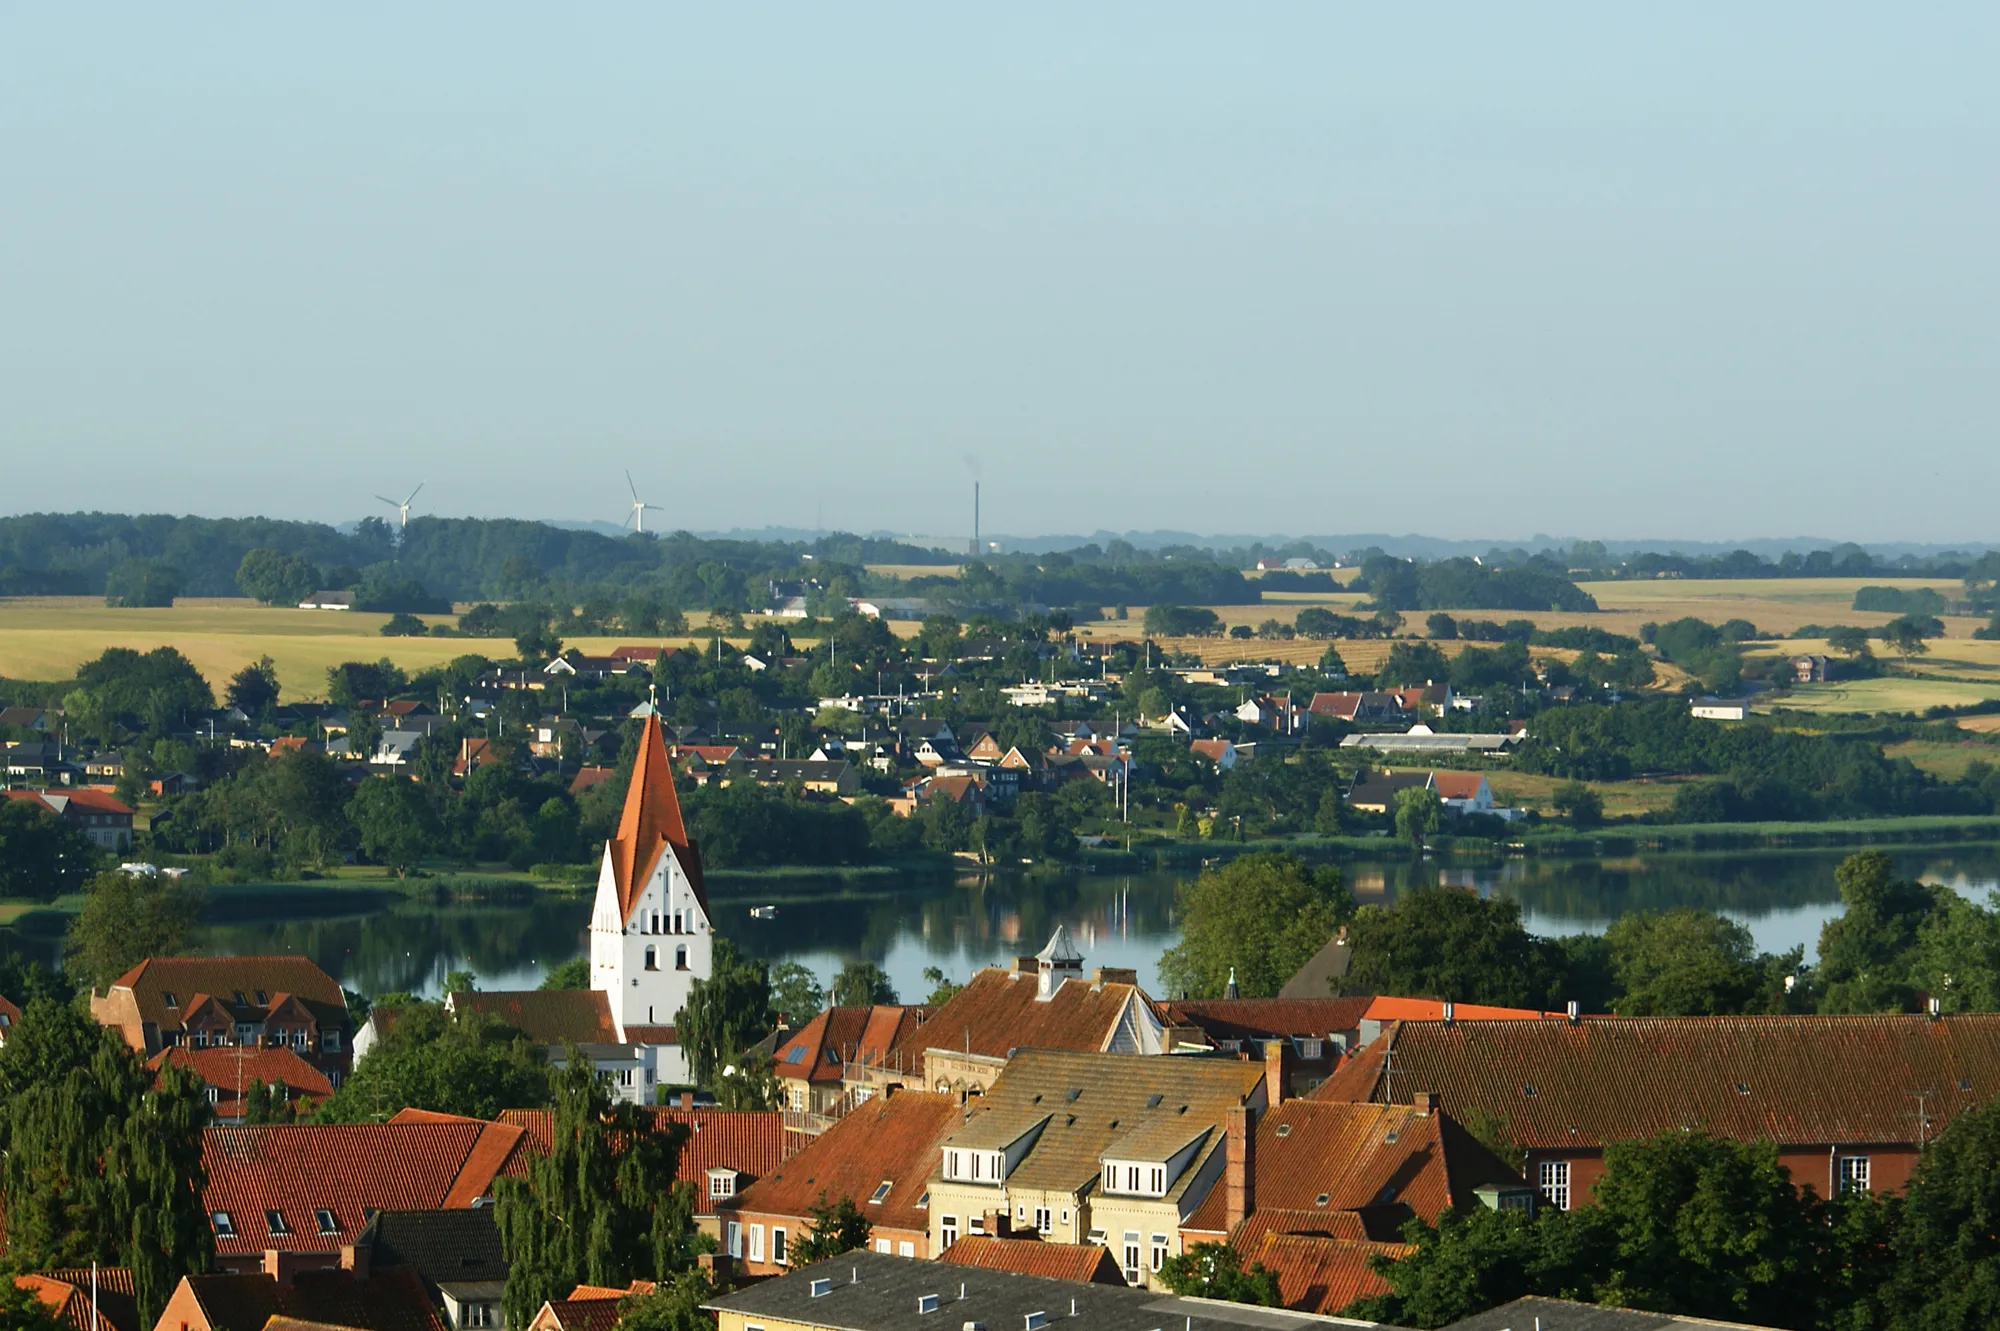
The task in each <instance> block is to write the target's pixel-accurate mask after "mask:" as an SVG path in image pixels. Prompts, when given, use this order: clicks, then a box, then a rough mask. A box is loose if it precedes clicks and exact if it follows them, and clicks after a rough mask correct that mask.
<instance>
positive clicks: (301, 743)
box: [271, 735, 326, 758]
mask: <svg viewBox="0 0 2000 1331" xmlns="http://www.w3.org/2000/svg"><path fill="white" fill-rule="evenodd" d="M325 752H326V745H324V744H322V743H321V742H320V741H318V740H316V739H312V738H309V737H307V736H305V735H280V736H278V737H277V738H276V739H274V740H272V741H271V756H272V757H273V758H275V757H277V756H278V755H279V754H281V753H325Z"/></svg>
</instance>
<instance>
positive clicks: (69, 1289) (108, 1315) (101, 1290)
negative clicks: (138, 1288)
mask: <svg viewBox="0 0 2000 1331" xmlns="http://www.w3.org/2000/svg"><path fill="white" fill-rule="evenodd" d="M0 1279H5V1277H4V1276H0ZM14 1285H15V1287H16V1288H18V1289H25V1290H27V1291H28V1292H29V1293H30V1294H33V1295H34V1296H35V1297H36V1298H37V1299H39V1300H41V1303H42V1306H43V1307H45V1308H47V1309H48V1310H49V1312H50V1313H52V1314H54V1316H55V1319H56V1321H57V1322H59V1323H61V1324H62V1325H63V1326H66V1327H70V1328H72V1331H152V1328H150V1327H146V1326H142V1325H141V1324H140V1322H139V1299H138V1296H137V1294H136V1292H135V1291H134V1289H133V1286H132V1268H131V1267H129V1266H99V1267H88V1266H86V1267H80V1268H65V1269H62V1270H54V1271H38V1272H36V1273H35V1274H33V1275H17V1276H15V1277H14Z"/></svg>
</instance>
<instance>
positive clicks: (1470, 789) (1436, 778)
mask: <svg viewBox="0 0 2000 1331" xmlns="http://www.w3.org/2000/svg"><path fill="white" fill-rule="evenodd" d="M1485 784H1486V778H1485V777H1484V776H1481V775H1480V774H1479V773H1478V772H1447V771H1442V770H1440V771H1436V772H1432V773H1431V789H1433V790H1435V791H1436V792H1437V795H1438V798H1439V799H1443V800H1469V799H1476V798H1478V796H1479V788H1480V787H1481V786H1483V785H1485Z"/></svg>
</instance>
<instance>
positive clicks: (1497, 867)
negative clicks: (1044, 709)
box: [196, 846, 2000, 1000]
mask: <svg viewBox="0 0 2000 1331" xmlns="http://www.w3.org/2000/svg"><path fill="white" fill-rule="evenodd" d="M1847 853H1848V852H1846V851H1844V850H1827V851H1820V850H1811V851H1797V850H1794V851H1762V852H1743V851H1735V852H1718V853H1696V854H1675V855H1652V856H1641V857H1629V858H1613V859H1602V860H1583V859H1554V858H1525V857H1523V858H1496V859H1494V860H1492V861H1490V862H1484V863H1472V864H1467V863H1463V862H1458V861H1454V862H1452V863H1451V864H1448V865H1441V864H1439V863H1438V862H1436V861H1433V860H1421V859H1416V858H1413V857H1409V856H1402V855H1392V856H1386V857H1383V858H1381V859H1373V860H1355V861H1349V862H1347V863H1346V864H1344V865H1343V869H1344V871H1345V873H1346V875H1347V881H1348V883H1349V884H1350V885H1351V887H1352V888H1353V890H1354V892H1355V895H1356V896H1357V897H1359V898H1360V899H1361V900H1362V901H1364V902H1371V901H1372V902H1388V901H1393V900H1395V898H1396V897H1397V896H1398V895H1400V894H1401V893H1403V892H1405V891H1407V890H1409V888H1410V887H1412V886H1413V885H1416V884H1419V883H1426V882H1443V883H1446V884H1448V885H1452V886H1457V887H1462V888H1465V889H1467V890H1471V891H1477V892H1479V893H1481V894H1482V895H1489V896H1490V895H1494V894H1498V895H1502V896H1508V897H1512V898H1514V899H1515V900H1517V901H1519V902H1520V903H1521V905H1522V909H1523V913H1524V915H1525V916H1526V919H1527V922H1528V927H1529V928H1530V929H1532V930H1533V931H1534V932H1536V933H1540V934H1564V933H1578V932H1586V931H1590V932H1595V931H1600V930H1602V929H1604V928H1605V927H1607V926H1608V925H1609V924H1610V923H1611V921H1613V920H1615V919H1616V918H1618V916H1620V915H1622V914H1624V913H1626V912H1628V911H1633V910H1662V909H1665V908H1667V907H1669V906H1676V905H1692V906H1698V907H1701V908H1703V909H1706V910H1716V911H1721V912H1722V913H1723V914H1726V915H1728V916H1729V917H1730V918H1732V919H1735V920H1738V921H1740V922H1741V923H1743V924H1744V925H1745V926H1747V927H1748V928H1749V929H1750V931H1751V934H1752V935H1753V936H1754V937H1755V939H1756V940H1757V945H1758V947H1759V948H1761V949H1764V950H1768V951H1782V950H1784V949H1786V948H1789V947H1793V946H1796V945H1803V946H1804V947H1805V948H1806V950H1807V953H1808V955H1810V954H1811V953H1812V951H1813V949H1814V946H1815V945H1816V944H1817V942H1818V939H1819V931H1820V926H1821V925H1822V924H1824V923H1825V922H1826V921H1827V920H1828V919H1831V918H1832V917H1833V916H1834V915H1836V914H1837V913H1838V912H1839V909H1840V901H1839V896H1838V893H1837V892H1836V891H1835V889H1834V883H1833V870H1834V866H1836V865H1837V864H1839V863H1840V861H1841V859H1842V858H1844V857H1845V855H1846V854H1847ZM1893 855H1894V858H1895V860H1896V868H1897V872H1898V873H1900V874H1909V875H1915V876H1920V877H1922V878H1924V879H1925V880H1926V881H1929V882H1937V883H1944V884H1947V885H1949V886H1951V887H1953V888H1954V889H1955V890H1957V891H1959V892H1961V893H1964V894H1965V895H1967V896H1968V897H1971V898H1973V899H1976V900H1984V897H1985V894H1986V893H1987V892H1989V891H1991V890H1993V889H1994V888H1995V887H1996V886H2000V846H1950V847H1926V848H1919V849H1911V850H1907V851H1903V852H1894V853H1893ZM1187 877H1188V874H1186V873H1180V872H1172V873H1145V874H1085V873H1076V874H1065V875H1058V876H1052V877H1043V878H1034V879H1011V878H1002V879H979V878H962V879H956V880H954V879H949V878H940V879H937V880H934V881H929V882H923V883H919V884H915V885H908V884H905V885H898V886H893V887H891V886H882V887H877V886H862V887H856V886H854V885H852V884H845V883H841V882H839V881H837V880H826V881H811V880H794V881H787V882H785V883H784V884H783V885H782V886H780V887H771V886H766V885H758V886H744V885H742V884H720V885H717V887H716V889H715V893H714V904H715V907H716V913H717V916H718V921H717V924H718V928H720V929H721V931H722V932H723V933H724V934H726V935H727V936H728V937H730V938H731V939H732V940H734V941H735V943H736V944H737V946H738V947H739V948H741V949H742V950H743V951H744V952H746V953H748V954H749V955H751V956H753V957H760V958H764V959H766V960H770V961H778V960H783V959H792V960H796V961H800V962H803V963H804V964H806V965H807V966H809V967H811V968H812V969H813V970H814V971H815V972H817V973H818V974H819V975H821V976H822V977H827V976H830V975H831V974H832V973H833V972H834V971H835V970H837V969H838V968H839V966H840V965H841V963H842V962H844V961H847V960H851V959H867V960H872V961H875V962H876V963H878V964H880V965H881V966H882V967H883V969H884V970H886V971H887V972H888V974H889V977H890V979H891V981H892V982H893V983H894V984H895V986H896V989H897V992H898V993H899V994H901V995H902V996H903V997H904V998H905V999H910V1000H916V999H920V998H921V997H922V996H923V995H924V994H925V993H926V992H927V991H928V985H927V983H926V982H925V980H924V978H923V972H924V970H925V968H926V967H932V966H935V967H937V968H939V969H941V970H943V971H944V972H945V973H946V974H948V975H950V976H951V977H953V978H954V979H958V980H963V979H965V978H966V977H967V976H968V975H969V974H970V973H971V972H972V971H974V970H976V969H978V968H979V967H980V966H984V965H989V964H995V963H1000V964H1004V963H1006V962H1007V961H1008V959H1010V958H1012V957H1015V956H1017V955H1022V954H1027V953H1032V952H1034V951H1036V950H1037V949H1039V948H1040V947H1041V946H1042V944H1043V943H1044V942H1045V941H1046V940H1047V939H1048V936H1049V934H1050V932H1051V931H1053V930H1054V928H1055V926H1056V925H1057V924H1063V925H1066V926H1067V927H1068V928H1069V930H1070V932H1071V933H1072V934H1073V935H1074V936H1075V937H1076V939H1077V940H1078V943H1079V945H1080V946H1081V947H1082V949H1083V952H1084V955H1085V959H1086V960H1085V964H1086V965H1087V966H1122V967H1130V968H1132V969H1134V970H1136V971H1138V972H1139V976H1140V980H1141V982H1142V983H1144V984H1146V985H1147V986H1148V987H1149V988H1151V989H1153V991H1154V992H1156V993H1157V992H1159V988H1158V984H1159V977H1158V972H1157V963H1158V961H1159V956H1160V953H1161V952H1162V951H1163V950H1164V949H1165V948H1167V947H1168V946H1170V945H1172V943H1173V942H1174V941H1175V940H1176V938H1177V937H1178V936H1179V924H1178V921H1177V918H1176V915H1175V910H1174V901H1175V893H1176V891H1177V890H1178V888H1179V887H1180V885H1181V884H1182V883H1183V882H1184V881H1186V879H1187ZM223 904H224V906H225V911H224V912H223V913H226V914H227V915H228V918H211V919H210V920H209V921H208V922H207V923H205V924H204V925H203V926H202V927H201V929H200V930H199V931H198V937H197V939H196V943H197V946H199V947H200V948H201V949H202V950H204V951H214V952H244V953H250V952H303V953H305V954H307V955H309V956H311V957H313V958H314V959H315V960H317V961H318V962H319V963H320V964H321V965H322V966H325V967H326V968H327V970H328V971H330V972H331V973H333V974H334V975H337V976H338V977H340V979H341V982H342V983H343V984H345V985H346V986H348V987H349V988H353V989H359V990H362V991H364V992H370V993H374V992H382V991H385V990H391V989H407V990H412V991H415V992H419V993H427V994H435V993H437V992H438V991H439V989H440V988H441V987H442V985H443V981H444V977H445V975H446V973H447V972H449V971H452V970H456V969H465V970H471V971H474V972H475V973H477V974H478V975H479V977H480V982H481V984H482V985H484V986H485V987H487V988H495V989H499V988H532V987H533V986H535V985H536V984H539V983H540V982H541V977H542V976H543V975H544V974H546V973H547V971H548V968H549V967H551V966H554V965H557V964H559V963H561V962H563V961H565V960H568V959H569V958H571V957H575V956H580V955H582V954H583V951H584V947H585V934H584V930H585V925H586V923H587V921H588V917H589V912H590V903H589V901H588V900H587V899H585V898H581V897H563V898H538V899H527V900H522V901H519V902H509V903H484V902H446V903H443V904H437V903H431V902H413V901H410V900H407V899H405V898H402V897H400V896H395V895H392V894H384V896H383V897H381V898H379V899H368V900H367V902H366V905H365V907H362V908H359V909H357V908H356V907H355V905H354V904H353V898H352V897H348V898H345V899H343V900H341V901H337V902H336V901H329V900H312V901H310V902H307V903H304V906H305V908H304V909H291V910H290V911H289V912H285V911H284V908H283V907H282V906H279V907H278V908H277V911H276V912H274V911H273V909H272V908H273V905H274V903H271V902H268V901H267V902H263V903H244V902H240V901H236V902H229V903H223ZM753 905H775V906H776V907H777V908H778V914H777V917H776V918H775V919H769V920H758V919H752V918H751V917H750V907H751V906H753ZM260 908H261V910H262V912H263V913H260ZM280 912H283V913H280Z"/></svg>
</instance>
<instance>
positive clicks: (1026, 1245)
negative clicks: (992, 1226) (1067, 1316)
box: [876, 1234, 1125, 1287]
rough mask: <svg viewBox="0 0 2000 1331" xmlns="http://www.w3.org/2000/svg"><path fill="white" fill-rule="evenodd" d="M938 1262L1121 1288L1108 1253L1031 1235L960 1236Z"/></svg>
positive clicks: (1115, 1265)
mask: <svg viewBox="0 0 2000 1331" xmlns="http://www.w3.org/2000/svg"><path fill="white" fill-rule="evenodd" d="M876 1251H877V1252H881V1251H883V1250H882V1249H880V1248H877V1249H876ZM938 1260H939V1261H941V1262H948V1263H950V1264H951V1265H953V1266H970V1267H976V1268H978V1269H979V1270H982V1271H1012V1272H1014V1273H1015V1274H1016V1275H1023V1276H1046V1277H1047V1278H1048V1279H1050V1280H1073V1281H1076V1282H1077V1283H1079V1284H1084V1285H1117V1286H1121V1287H1122V1286H1123V1285H1124V1284H1125V1273H1124V1272H1123V1271H1121V1270H1119V1269H1118V1260H1117V1259H1116V1258H1115V1257H1113V1256H1112V1255H1111V1250H1110V1249H1108V1248H1091V1247H1085V1246H1081V1245H1079V1244H1074V1243H1044V1242H1042V1240H1041V1238H1040V1236H1038V1235H1034V1234H1030V1235H1026V1236H1024V1237H1018V1238H1016V1237H1009V1238H1004V1239H1003V1238H996V1237H995V1236H994V1235H991V1234H961V1235H960V1236H959V1239H958V1242H956V1243H954V1244H952V1245H951V1246H950V1247H949V1248H946V1249H945V1250H944V1251H943V1252H941V1253H939V1254H938Z"/></svg>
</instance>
